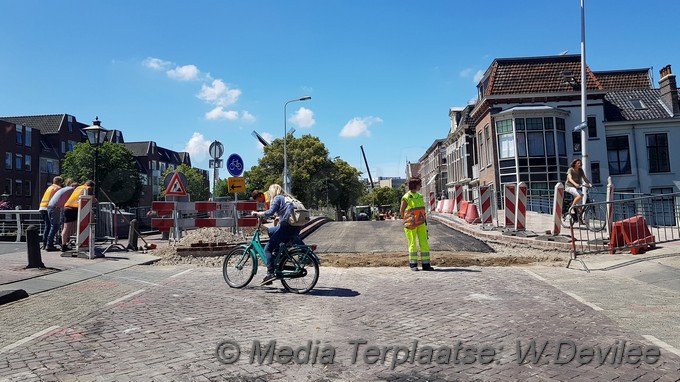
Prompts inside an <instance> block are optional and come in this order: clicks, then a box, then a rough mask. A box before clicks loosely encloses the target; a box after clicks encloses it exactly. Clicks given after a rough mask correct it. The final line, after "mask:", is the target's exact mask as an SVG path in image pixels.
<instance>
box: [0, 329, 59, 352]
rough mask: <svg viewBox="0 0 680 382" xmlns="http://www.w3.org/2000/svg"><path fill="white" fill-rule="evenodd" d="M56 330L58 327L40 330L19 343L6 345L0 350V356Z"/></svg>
mask: <svg viewBox="0 0 680 382" xmlns="http://www.w3.org/2000/svg"><path fill="white" fill-rule="evenodd" d="M58 328H59V326H58V325H55V326H50V327H49V328H47V329H44V330H41V331H39V332H38V333H35V334H32V335H30V336H28V337H26V338H24V339H21V340H19V341H17V342H15V343H13V344H11V345H7V346H5V347H4V348H2V349H0V354H2V353H4V352H6V351H9V350H12V349H14V348H15V347H17V346H21V345H23V344H25V343H26V342H28V341H31V340H33V339H36V338H38V337H40V336H42V335H43V334H47V333H49V332H51V331H53V330H55V329H58Z"/></svg>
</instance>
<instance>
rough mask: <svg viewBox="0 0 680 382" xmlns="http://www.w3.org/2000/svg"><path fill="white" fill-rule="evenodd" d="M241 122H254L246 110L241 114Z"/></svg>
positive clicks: (252, 116)
mask: <svg viewBox="0 0 680 382" xmlns="http://www.w3.org/2000/svg"><path fill="white" fill-rule="evenodd" d="M241 120H242V121H244V122H255V116H254V115H252V114H250V113H249V112H248V111H247V110H243V112H241Z"/></svg>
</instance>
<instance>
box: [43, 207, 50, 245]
mask: <svg viewBox="0 0 680 382" xmlns="http://www.w3.org/2000/svg"><path fill="white" fill-rule="evenodd" d="M40 217H42V219H43V223H44V224H45V230H44V231H43V235H42V242H43V247H47V235H48V234H49V233H50V230H51V229H52V223H51V222H50V217H49V216H48V215H47V210H40Z"/></svg>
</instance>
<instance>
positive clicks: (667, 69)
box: [659, 65, 680, 117]
mask: <svg viewBox="0 0 680 382" xmlns="http://www.w3.org/2000/svg"><path fill="white" fill-rule="evenodd" d="M659 73H660V74H661V79H660V80H659V94H660V95H661V100H662V101H663V103H664V104H666V106H668V108H669V109H670V110H671V113H672V114H673V117H677V116H680V102H679V101H678V85H677V84H676V82H675V74H673V73H672V72H671V66H670V65H666V66H664V67H663V68H662V69H661V70H660V71H659Z"/></svg>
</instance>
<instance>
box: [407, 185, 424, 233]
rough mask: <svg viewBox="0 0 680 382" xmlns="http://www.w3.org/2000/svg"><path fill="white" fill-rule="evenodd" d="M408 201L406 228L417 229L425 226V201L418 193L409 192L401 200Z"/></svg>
mask: <svg viewBox="0 0 680 382" xmlns="http://www.w3.org/2000/svg"><path fill="white" fill-rule="evenodd" d="M401 199H402V200H405V201H406V209H405V210H404V228H408V229H415V228H418V226H421V225H423V224H425V222H426V220H425V201H424V200H423V196H422V195H420V193H418V192H413V191H409V192H407V193H406V194H404V196H403V197H402V198H401Z"/></svg>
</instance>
